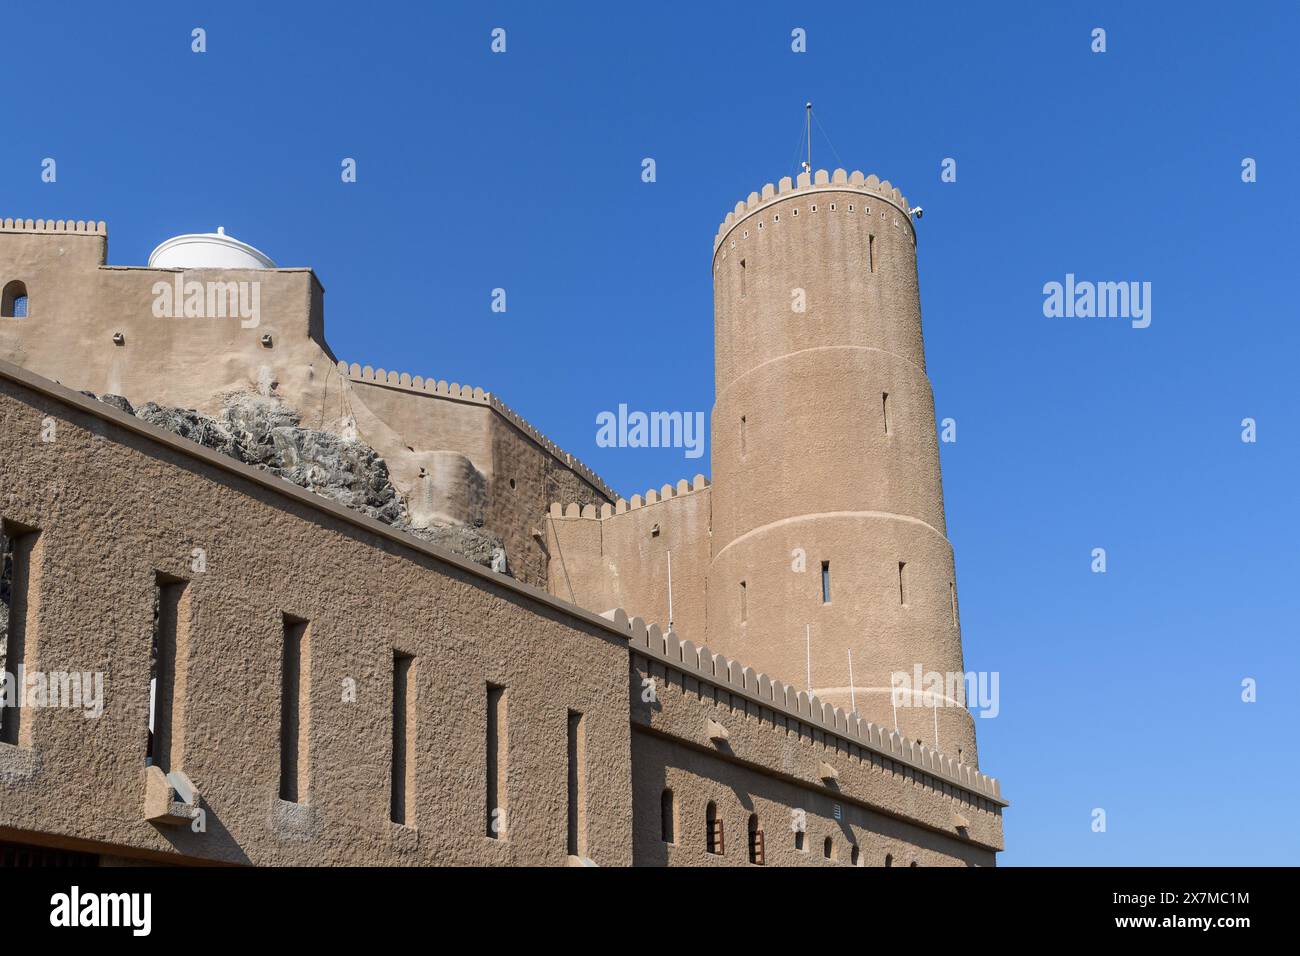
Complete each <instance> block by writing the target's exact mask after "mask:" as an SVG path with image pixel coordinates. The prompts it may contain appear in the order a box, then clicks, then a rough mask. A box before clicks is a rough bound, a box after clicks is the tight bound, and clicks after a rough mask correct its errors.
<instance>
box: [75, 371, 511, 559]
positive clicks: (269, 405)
mask: <svg viewBox="0 0 1300 956" xmlns="http://www.w3.org/2000/svg"><path fill="white" fill-rule="evenodd" d="M84 394H86V395H89V396H91V397H92V398H97V396H94V395H93V394H92V393H90V392H86V393H84ZM98 400H99V401H102V402H104V403H105V404H108V405H112V406H113V407H115V408H117V409H119V410H121V411H123V412H126V413H127V414H128V415H134V416H135V417H136V418H139V419H142V420H143V421H147V422H149V423H150V424H153V425H157V426H158V427H159V428H164V429H166V430H167V431H169V432H172V433H173V434H176V435H180V436H181V437H182V438H186V439H188V440H190V441H192V442H196V443H197V444H200V445H202V446H204V447H205V448H211V449H212V450H214V451H218V452H220V453H221V454H223V455H228V456H229V457H231V458H234V459H235V460H236V461H241V462H243V463H244V464H247V465H252V466H254V467H256V468H261V469H263V470H265V471H269V472H271V473H272V474H274V475H277V476H279V477H281V478H283V479H285V480H286V481H291V482H293V483H294V484H295V485H298V486H299V487H301V488H306V489H307V490H308V491H311V492H314V493H315V494H318V495H321V496H322V497H324V498H329V499H330V500H331V501H335V502H337V503H338V504H341V505H343V506H344V507H347V508H351V509H352V510H354V511H359V512H361V513H362V514H365V515H368V516H370V517H371V518H374V519H376V520H378V521H382V522H383V523H384V524H387V525H392V526H393V527H394V528H395V529H397V530H399V531H404V532H406V533H408V534H411V535H413V536H415V537H417V538H420V539H421V540H424V541H428V542H430V543H432V544H437V545H439V546H441V547H444V548H447V549H449V550H451V551H455V552H456V553H458V554H462V555H464V556H465V557H467V558H469V559H470V560H471V561H474V562H475V563H477V564H481V565H483V566H484V567H489V568H492V569H493V570H498V571H502V572H503V573H506V574H509V573H510V572H509V570H508V569H507V565H506V560H505V549H504V547H503V545H502V541H501V539H500V538H499V537H498V536H497V535H495V534H492V533H491V532H489V531H486V530H485V529H482V528H472V527H469V526H465V525H429V526H427V527H415V526H414V525H412V523H411V516H410V513H409V511H408V508H407V504H406V502H405V501H404V500H403V499H402V497H401V496H400V495H398V493H397V489H396V488H395V487H394V486H393V482H392V479H391V478H390V476H389V473H388V465H387V463H386V462H385V461H384V459H383V458H381V457H380V456H379V454H378V453H377V452H376V451H375V450H374V449H373V448H371V447H370V446H369V445H367V444H365V443H364V442H360V441H356V440H355V439H349V438H344V437H342V436H340V435H336V434H333V433H332V432H325V431H319V430H317V429H313V428H304V427H303V426H302V419H301V417H300V416H299V415H298V414H297V413H296V412H295V411H294V410H293V409H291V408H289V407H287V406H286V405H284V404H283V403H282V402H279V401H277V400H276V399H272V398H265V397H262V396H258V395H236V396H234V397H232V398H230V399H229V400H228V401H227V402H226V405H225V408H224V409H223V411H222V415H221V418H220V419H216V418H211V417H209V416H207V415H204V414H202V413H200V412H197V411H195V410H193V409H188V408H171V407H168V406H164V405H159V404H157V403H155V402H147V403H145V404H144V405H141V406H140V407H139V408H138V409H136V408H133V407H132V406H131V403H130V402H128V401H127V400H126V399H125V398H122V397H121V396H120V395H105V396H104V397H103V398H99V399H98Z"/></svg>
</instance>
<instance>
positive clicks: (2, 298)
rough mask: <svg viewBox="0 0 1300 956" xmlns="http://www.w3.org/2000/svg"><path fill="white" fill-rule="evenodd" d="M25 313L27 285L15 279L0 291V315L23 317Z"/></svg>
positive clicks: (26, 309) (26, 307)
mask: <svg viewBox="0 0 1300 956" xmlns="http://www.w3.org/2000/svg"><path fill="white" fill-rule="evenodd" d="M27 313H28V301H27V286H25V285H23V284H22V283H21V282H19V281H18V280H17V279H15V280H14V281H13V282H10V283H9V284H8V285H6V286H5V287H4V291H3V292H0V317H3V318H6V319H25V318H27Z"/></svg>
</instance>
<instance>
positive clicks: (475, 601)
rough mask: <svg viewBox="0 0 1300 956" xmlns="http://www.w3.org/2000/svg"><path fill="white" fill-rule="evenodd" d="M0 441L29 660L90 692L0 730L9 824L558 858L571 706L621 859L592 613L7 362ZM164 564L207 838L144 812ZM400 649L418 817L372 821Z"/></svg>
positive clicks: (330, 857)
mask: <svg viewBox="0 0 1300 956" xmlns="http://www.w3.org/2000/svg"><path fill="white" fill-rule="evenodd" d="M47 419H49V420H51V421H52V422H53V423H54V425H55V426H56V431H55V432H54V440H53V441H48V442H46V441H42V440H41V434H42V429H43V428H44V427H45V426H47V425H48V424H49V422H47ZM47 433H48V431H47ZM0 462H3V469H2V471H0V473H2V474H3V476H4V479H3V481H4V488H3V491H4V494H3V495H0V511H2V512H3V513H2V514H0V518H3V520H4V521H5V522H7V523H9V524H8V527H9V529H10V530H11V531H12V530H13V529H14V527H15V526H22V527H23V528H25V529H38V530H39V542H40V545H41V548H40V554H41V557H40V559H39V562H38V563H39V574H38V575H37V577H38V578H39V588H38V590H37V592H36V593H35V594H33V595H31V600H30V601H29V606H30V607H32V608H33V610H32V612H31V614H30V615H29V617H28V621H29V623H30V626H29V628H28V633H27V646H28V662H29V667H35V668H40V669H47V670H77V671H82V670H85V671H92V672H100V673H102V674H103V675H104V681H105V684H104V689H105V695H106V708H105V711H104V714H103V716H102V717H101V718H99V719H97V720H87V719H85V718H84V717H83V716H82V713H81V712H80V711H77V710H68V709H48V708H47V709H36V710H30V711H25V712H24V720H27V719H29V718H30V721H31V722H30V739H29V741H28V742H27V745H24V746H12V745H9V744H0V821H3V825H2V826H0V838H2V839H16V840H20V841H22V842H27V843H46V844H58V845H65V846H67V845H71V846H72V847H73V848H81V849H89V850H92V851H98V852H105V853H108V854H109V855H112V856H118V857H133V858H141V857H145V858H150V859H175V858H178V857H183V858H192V859H202V860H214V861H225V862H247V863H254V864H364V865H374V864H384V865H391V864H416V863H419V864H429V863H439V864H448V863H464V864H479V865H501V864H563V863H565V861H566V859H567V840H566V833H567V816H566V810H565V808H566V800H567V798H566V793H567V780H568V767H567V757H566V751H567V739H568V714H569V711H570V710H571V709H572V710H575V711H579V712H581V713H583V714H584V718H585V728H586V763H585V765H584V774H585V785H586V794H587V808H588V813H587V833H588V843H587V845H588V849H587V855H588V856H589V857H590V858H591V859H593V860H595V861H596V862H597V863H600V864H605V865H621V864H628V863H630V862H631V860H632V846H631V822H630V821H631V811H632V807H631V771H630V767H629V752H630V737H629V734H630V732H629V718H628V703H627V673H628V672H627V666H628V665H627V658H626V655H627V653H628V652H627V647H626V640H625V638H622V637H619V636H618V635H617V634H615V633H612V632H611V627H610V625H609V623H608V622H604V621H601V620H600V619H598V618H594V617H592V616H590V615H585V614H584V613H583V612H580V611H578V610H577V609H572V608H566V607H565V606H564V605H562V604H561V603H560V602H557V601H556V600H555V599H553V598H551V597H549V596H548V595H546V594H544V593H542V592H539V591H536V590H535V589H532V588H529V587H527V586H525V585H522V584H519V583H517V582H514V581H512V580H510V579H508V578H504V577H502V576H499V575H493V574H491V573H490V572H487V571H485V570H483V569H482V568H479V567H477V566H475V565H472V564H470V563H469V562H467V561H464V560H462V559H459V558H457V557H456V556H454V555H451V554H450V553H448V552H444V551H441V550H439V549H437V548H435V547H432V546H429V545H425V544H423V543H422V542H419V541H416V540H415V539H413V538H410V537H409V536H406V535H402V534H401V533H399V532H395V531H393V530H392V529H391V528H387V527H385V526H383V525H380V524H378V523H376V522H373V521H371V520H369V519H367V518H364V517H363V516H360V515H357V514H356V513H353V512H349V511H346V510H345V509H343V508H341V507H338V506H335V505H334V504H332V503H331V502H328V501H326V500H324V499H321V498H318V497H315V496H313V495H311V494H310V493H308V492H305V491H303V490H301V489H298V488H296V487H295V486H292V485H289V484H288V483H286V482H283V481H280V480H278V479H274V478H268V477H267V476H265V475H264V474H263V473H260V472H257V471H255V470H253V469H249V468H246V467H244V466H242V465H239V464H238V463H236V462H233V461H231V460H229V459H226V458H223V457H221V456H219V455H216V454H215V453H212V452H209V451H207V450H206V449H203V448H201V447H199V446H197V445H193V444H191V443H188V442H186V441H184V440H183V439H180V438H177V437H175V436H172V435H170V434H168V433H165V432H162V431H160V430H158V429H155V428H153V427H151V426H149V425H147V424H145V423H143V422H141V421H139V420H138V419H134V418H130V417H129V416H125V415H123V414H121V413H119V412H117V411H116V410H115V409H112V408H110V407H108V406H104V405H101V404H99V403H96V402H93V401H91V400H89V399H85V398H83V397H81V396H78V395H76V394H74V393H73V392H71V391H69V390H68V389H65V388H61V387H58V386H56V385H53V384H52V383H49V382H46V381H43V380H41V379H39V378H37V377H35V376H32V375H30V374H29V373H26V372H23V371H21V370H18V369H16V368H13V367H12V366H8V365H4V366H0ZM195 548H202V549H204V551H205V552H206V568H205V570H202V571H201V572H200V571H196V570H195V566H194V564H193V561H194V557H193V549H195ZM157 573H163V574H166V575H170V576H173V577H174V578H175V579H178V580H182V581H185V582H187V583H186V585H185V589H186V595H187V597H186V600H187V601H188V604H187V614H186V619H188V621H189V625H188V638H187V640H186V641H185V644H186V645H187V646H188V648H189V651H188V657H184V658H183V663H182V665H181V670H182V673H184V674H185V675H186V676H187V678H188V686H187V689H186V691H185V693H184V694H183V696H182V698H181V699H182V701H183V718H182V719H181V720H180V721H179V724H180V727H181V730H180V731H179V732H178V734H177V735H176V737H177V739H178V740H179V741H180V742H181V744H182V745H183V748H184V753H183V757H182V758H181V760H180V766H181V769H182V770H183V771H184V772H185V773H186V774H187V775H188V776H189V778H190V779H191V780H192V781H193V783H194V784H195V786H196V787H197V789H198V791H199V793H200V795H201V798H202V807H203V809H204V810H205V811H206V814H207V831H206V832H205V833H194V832H192V831H191V830H190V829H189V828H188V827H186V826H183V825H182V826H165V825H157V824H154V823H150V822H147V821H146V820H145V818H144V804H145V794H146V777H147V774H146V770H145V765H144V757H145V746H146V744H145V737H146V727H147V715H148V700H149V659H150V645H151V641H152V636H151V635H152V628H153V623H152V622H153V595H154V591H155V574H157ZM284 614H291V615H296V616H298V617H300V618H302V619H305V620H307V621H308V622H310V623H309V625H308V640H309V647H310V653H309V655H308V657H307V659H308V660H309V665H308V670H307V674H308V688H309V691H308V698H307V699H308V700H309V711H308V715H307V718H306V726H307V727H308V728H309V731H308V734H309V735H308V737H307V738H306V741H305V744H304V751H303V752H304V753H305V754H307V755H308V756H307V763H308V768H309V774H308V776H309V782H308V784H307V796H306V798H305V799H303V800H301V801H300V802H299V803H296V804H291V803H287V802H285V801H281V800H279V799H278V790H279V774H280V756H279V749H278V741H279V736H280V719H281V693H280V687H281V668H282V647H283V617H282V616H283V615H284ZM395 651H399V652H403V653H408V654H414V655H415V659H416V663H415V670H414V680H413V684H414V687H415V701H414V711H415V721H414V732H413V736H408V739H409V740H410V743H411V752H412V754H414V761H415V763H414V779H413V787H412V792H413V793H414V806H413V809H412V810H411V813H412V818H411V819H413V821H414V824H415V825H414V827H409V826H400V825H397V824H394V823H392V822H390V819H389V811H390V791H391V780H390V758H391V754H392V733H393V730H392V700H393V690H392V688H393V676H392V672H393V666H394V664H393V656H394V653H395ZM11 663H12V662H11ZM345 681H354V682H355V684H354V687H355V700H354V701H348V700H346V699H345V698H344V692H345V690H346V685H345V683H344V682H345ZM488 682H491V683H494V684H497V685H500V686H504V687H505V688H507V728H508V729H507V739H508V767H509V769H508V773H507V774H506V775H505V779H506V780H507V781H508V783H507V784H506V788H507V791H506V792H507V798H506V804H507V827H508V829H507V838H506V839H505V840H499V839H491V838H489V837H487V836H486V799H487V798H486V782H485V781H486V760H487V745H486V707H487V704H486V685H487V683H488Z"/></svg>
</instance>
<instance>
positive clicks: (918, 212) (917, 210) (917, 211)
mask: <svg viewBox="0 0 1300 956" xmlns="http://www.w3.org/2000/svg"><path fill="white" fill-rule="evenodd" d="M922 212H924V210H923V209H922V208H921V207H920V206H915V207H913V209H912V215H913V216H915V217H916V218H917V219H920V218H921V213H922Z"/></svg>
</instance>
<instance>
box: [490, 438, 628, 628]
mask: <svg viewBox="0 0 1300 956" xmlns="http://www.w3.org/2000/svg"><path fill="white" fill-rule="evenodd" d="M490 434H491V438H492V462H493V465H492V475H491V479H490V481H489V484H488V497H487V509H486V521H487V526H488V527H489V528H491V529H492V530H493V531H495V532H496V533H497V534H500V535H501V536H502V537H503V538H504V539H505V541H506V554H507V556H508V557H509V560H510V568H511V573H512V574H514V575H515V576H516V577H517V578H519V579H520V580H522V581H527V582H528V583H529V584H533V585H536V586H537V587H541V588H548V587H549V585H548V581H549V570H548V565H549V563H550V560H551V554H550V552H549V551H548V550H547V544H546V533H547V532H546V525H547V521H546V517H545V515H546V510H547V507H548V505H549V504H550V502H552V501H576V502H580V503H581V504H583V505H591V506H599V505H601V504H607V503H608V501H609V499H608V498H607V497H606V496H605V493H604V492H603V491H602V490H601V488H602V487H603V483H602V484H601V485H593V484H592V482H591V481H590V480H589V479H588V478H587V477H585V476H584V475H583V474H582V473H580V472H578V471H576V470H575V469H574V468H573V467H570V466H569V465H567V464H565V463H564V462H563V461H562V460H561V459H559V458H557V457H556V456H555V454H554V453H552V452H551V451H550V450H549V449H548V448H546V447H545V446H543V445H541V444H539V443H538V442H537V441H536V440H534V439H533V438H532V436H531V435H529V434H528V433H527V432H524V431H523V430H521V428H520V427H519V425H517V424H516V423H515V421H513V420H512V419H511V418H508V417H506V416H504V415H501V414H495V413H494V414H493V417H492V420H491V432H490ZM552 593H557V594H560V596H561V597H565V596H566V595H564V594H562V593H560V592H552ZM611 606H612V605H602V606H600V607H599V608H595V607H594V606H593V609H594V610H596V611H597V612H599V611H604V610H607V609H608V608H609V607H611Z"/></svg>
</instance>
